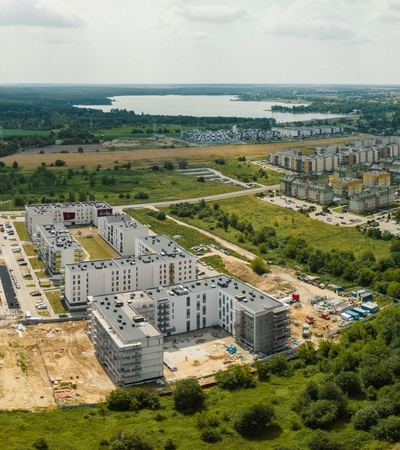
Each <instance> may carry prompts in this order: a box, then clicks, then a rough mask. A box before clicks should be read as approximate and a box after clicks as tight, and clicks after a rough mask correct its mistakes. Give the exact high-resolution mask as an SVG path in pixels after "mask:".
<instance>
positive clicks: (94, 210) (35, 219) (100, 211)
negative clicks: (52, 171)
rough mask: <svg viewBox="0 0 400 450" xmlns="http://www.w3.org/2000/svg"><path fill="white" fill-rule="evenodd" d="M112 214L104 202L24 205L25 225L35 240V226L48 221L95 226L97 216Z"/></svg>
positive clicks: (68, 224)
mask: <svg viewBox="0 0 400 450" xmlns="http://www.w3.org/2000/svg"><path fill="white" fill-rule="evenodd" d="M111 214H112V208H111V206H110V205H109V204H108V203H106V202H103V201H101V202H82V203H56V204H46V205H26V206H25V226H26V229H27V231H28V233H29V236H30V237H31V239H32V240H35V238H36V236H35V234H36V227H37V226H38V225H46V224H49V223H62V224H63V225H65V226H74V225H89V224H93V225H95V226H97V224H98V218H99V217H103V216H109V215H111Z"/></svg>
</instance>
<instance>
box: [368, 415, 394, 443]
mask: <svg viewBox="0 0 400 450" xmlns="http://www.w3.org/2000/svg"><path fill="white" fill-rule="evenodd" d="M371 433H372V435H373V436H374V438H375V439H380V440H382V441H389V442H396V441H398V440H400V417H395V416H390V417H388V418H387V419H381V420H379V422H378V424H377V425H376V426H374V427H372V428H371Z"/></svg>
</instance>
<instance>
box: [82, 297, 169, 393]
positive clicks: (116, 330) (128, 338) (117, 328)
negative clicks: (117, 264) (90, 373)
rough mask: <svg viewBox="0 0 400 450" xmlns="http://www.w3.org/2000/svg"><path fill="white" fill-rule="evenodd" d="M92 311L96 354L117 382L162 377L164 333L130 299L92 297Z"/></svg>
mask: <svg viewBox="0 0 400 450" xmlns="http://www.w3.org/2000/svg"><path fill="white" fill-rule="evenodd" d="M128 298H129V296H128ZM89 312H90V314H89V322H88V326H89V337H90V339H91V340H92V343H93V346H94V348H95V350H96V356H97V358H98V359H99V361H100V362H101V363H102V364H103V365H104V366H105V368H106V370H107V372H108V374H109V376H110V378H111V379H112V381H113V382H114V383H115V384H116V385H118V386H129V385H131V384H135V383H139V382H141V381H144V380H151V379H156V378H160V377H162V375H163V342H164V338H163V335H162V333H161V332H160V331H159V330H158V329H157V328H155V327H154V326H153V325H152V324H151V323H150V322H149V321H148V320H147V319H145V318H144V317H143V316H142V315H140V314H139V313H138V312H137V311H136V310H135V309H134V308H133V307H132V304H131V302H130V301H129V300H127V299H125V298H124V297H123V296H114V295H104V296H100V297H96V298H95V299H93V298H91V299H90V308H89Z"/></svg>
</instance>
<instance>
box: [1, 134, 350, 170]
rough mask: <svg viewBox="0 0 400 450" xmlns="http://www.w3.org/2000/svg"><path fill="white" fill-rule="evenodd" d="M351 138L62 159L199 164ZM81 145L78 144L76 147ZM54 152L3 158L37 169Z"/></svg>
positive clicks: (90, 163) (89, 163)
mask: <svg viewBox="0 0 400 450" xmlns="http://www.w3.org/2000/svg"><path fill="white" fill-rule="evenodd" d="M355 139H357V138H354V140H355ZM349 140H350V138H330V139H318V140H312V141H304V142H274V143H271V144H254V145H224V146H209V147H187V148H174V149H171V148H169V149H145V150H139V149H136V150H118V151H109V152H98V154H96V158H93V154H91V153H82V154H78V153H65V154H62V159H63V160H64V161H65V162H66V165H67V166H68V167H72V168H78V167H80V166H81V165H84V166H85V167H86V168H88V169H93V168H95V167H96V166H97V164H101V165H102V166H103V167H111V166H113V165H114V162H115V160H116V159H118V161H119V163H121V164H123V163H127V162H131V163H132V162H133V163H135V164H137V165H140V166H144V167H148V166H149V165H153V164H164V162H165V161H166V160H171V161H176V160H177V159H179V158H185V159H187V160H188V161H189V164H198V163H201V162H204V161H213V160H214V159H216V158H220V157H224V156H226V157H227V156H234V157H236V156H246V158H247V159H252V158H257V159H259V158H265V156H266V155H267V154H268V153H272V152H276V151H278V150H284V149H288V148H297V149H300V150H302V151H303V152H304V153H307V151H308V152H311V151H313V149H314V147H316V146H325V145H333V144H338V145H340V144H344V143H345V142H347V141H349ZM77 147H79V146H77ZM61 149H62V148H61ZM54 156H55V155H54V154H43V155H38V156H37V158H32V156H31V155H28V154H23V153H19V154H15V155H11V156H6V157H5V158H2V161H4V162H5V163H6V165H12V164H13V162H14V161H17V162H18V164H19V165H20V166H22V167H23V168H24V169H25V170H34V169H35V168H36V167H37V166H38V165H39V164H40V163H41V162H45V163H46V164H47V165H50V164H51V163H54Z"/></svg>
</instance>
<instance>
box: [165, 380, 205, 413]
mask: <svg viewBox="0 0 400 450" xmlns="http://www.w3.org/2000/svg"><path fill="white" fill-rule="evenodd" d="M172 398H173V401H174V406H175V409H177V410H178V411H183V412H185V411H191V410H196V409H201V408H202V407H203V404H204V401H205V398H206V395H205V393H204V391H203V389H201V387H200V384H199V382H198V381H197V380H193V379H191V378H188V379H186V380H180V381H178V382H177V383H176V385H175V389H174V391H173V393H172Z"/></svg>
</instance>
